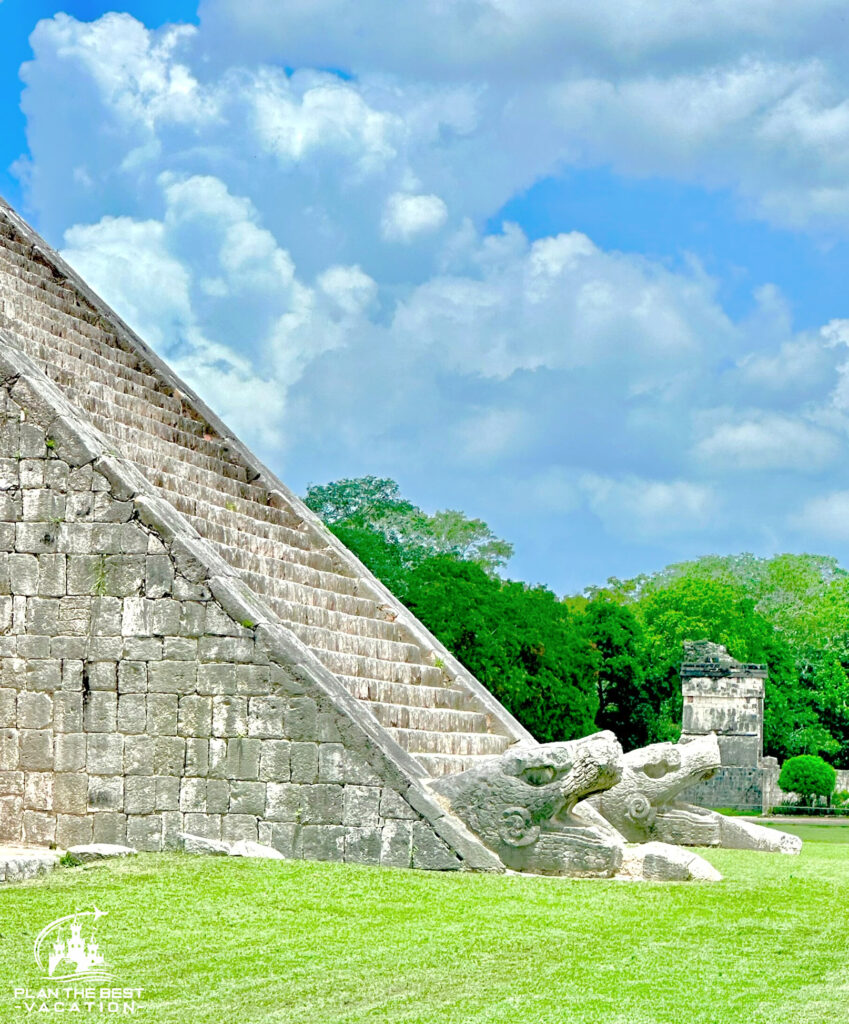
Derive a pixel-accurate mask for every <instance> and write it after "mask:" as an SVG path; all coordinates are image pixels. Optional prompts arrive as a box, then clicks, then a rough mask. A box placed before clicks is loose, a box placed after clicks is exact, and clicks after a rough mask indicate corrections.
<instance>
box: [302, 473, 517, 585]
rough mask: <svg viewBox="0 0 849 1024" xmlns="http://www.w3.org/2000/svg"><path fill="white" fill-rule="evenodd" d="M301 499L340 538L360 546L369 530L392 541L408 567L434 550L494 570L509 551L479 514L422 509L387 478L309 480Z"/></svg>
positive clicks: (364, 544)
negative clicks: (475, 517)
mask: <svg viewBox="0 0 849 1024" xmlns="http://www.w3.org/2000/svg"><path fill="white" fill-rule="evenodd" d="M304 500H305V502H306V504H307V505H308V506H309V507H310V508H311V509H312V510H313V511H314V512H316V513H317V514H318V515H319V516H321V518H322V519H323V520H324V522H325V523H327V525H328V526H329V527H330V528H331V529H332V530H333V532H334V533H336V535H337V536H338V537H339V538H340V540H342V541H343V543H345V544H347V545H348V546H351V547H352V548H353V549H354V550H357V549H360V550H365V548H366V547H367V546H368V542H367V540H366V539H365V538H364V537H362V535H361V534H362V531H371V532H372V533H375V534H379V535H380V536H381V537H383V539H384V540H386V541H387V542H388V543H389V544H395V545H397V551H398V553H399V555H400V557H401V559H402V561H403V563H404V564H405V565H406V566H408V567H410V568H412V567H413V566H414V565H417V564H418V563H420V562H421V561H423V560H424V559H425V558H432V557H433V556H434V555H452V556H454V557H455V558H458V559H462V560H464V561H468V562H475V563H477V564H478V565H480V566H481V568H483V569H484V570H486V571H487V572H489V573H495V572H497V571H498V570H499V569H500V568H501V567H502V566H504V565H505V564H506V563H507V562H508V561H509V559H510V557H511V556H512V554H513V546H512V544H510V543H508V542H507V541H505V540H502V539H501V538H499V537H496V535H495V534H494V533H493V531H492V530H491V529H490V527H489V526H488V525H487V524H486V523H485V522H484V521H483V520H482V519H472V518H470V517H469V516H467V515H466V514H465V513H464V512H458V511H456V510H454V509H443V510H441V511H437V512H434V513H431V514H429V513H427V512H424V511H423V510H422V509H420V508H419V507H418V506H417V505H414V504H413V503H412V502H410V501H407V500H406V499H405V498H403V497H402V496H401V491H400V488H399V486H398V484H397V483H396V482H395V481H394V480H390V479H388V478H386V477H374V476H366V477H358V478H356V479H345V480H334V481H332V482H331V483H329V484H324V485H321V486H317V485H314V484H311V485H310V486H309V487H308V488H307V493H306V497H305V499H304ZM381 564H382V560H381ZM369 567H370V568H372V567H371V566H369ZM372 571H375V572H376V574H378V575H379V573H377V570H375V569H373V570H372ZM381 578H382V577H381ZM384 582H386V583H387V585H389V583H388V581H386V580H384Z"/></svg>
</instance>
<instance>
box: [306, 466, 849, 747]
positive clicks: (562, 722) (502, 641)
mask: <svg viewBox="0 0 849 1024" xmlns="http://www.w3.org/2000/svg"><path fill="white" fill-rule="evenodd" d="M306 502H307V504H308V505H309V507H310V508H312V509H313V510H314V511H315V512H316V513H317V514H318V515H319V516H321V518H322V519H323V520H324V521H325V523H327V525H328V526H329V527H330V529H331V530H332V531H333V532H334V533H335V534H336V535H337V536H338V537H339V538H340V540H342V542H343V543H344V544H346V545H347V547H349V548H350V549H351V550H352V551H353V552H354V554H356V555H357V556H358V557H359V558H360V559H361V560H362V561H363V562H364V563H365V564H366V565H367V566H368V567H369V569H371V571H372V572H374V573H375V575H376V576H377V577H378V578H379V579H381V580H382V581H383V582H384V583H385V584H386V586H387V587H389V589H390V590H391V591H392V592H393V593H394V594H395V595H396V596H397V597H398V598H399V599H400V600H401V601H403V602H404V603H406V604H407V605H408V607H410V608H411V609H412V610H413V611H414V612H415V614H416V615H417V616H418V617H419V618H420V619H421V620H422V622H424V624H425V625H426V626H427V627H428V628H429V629H430V630H431V631H432V632H433V633H434V634H435V635H436V636H437V637H438V638H439V639H440V640H441V641H442V642H443V643H444V644H445V646H446V647H448V649H449V650H451V651H452V652H453V653H454V654H455V656H456V657H457V658H458V659H459V660H460V661H461V662H462V663H463V664H464V665H465V666H466V667H467V668H468V669H469V670H470V671H471V672H473V673H474V674H475V675H476V676H477V677H478V678H479V679H480V680H481V682H482V683H484V685H486V686H487V687H488V688H489V689H490V690H491V691H492V692H493V693H494V694H495V696H497V697H498V698H499V700H501V701H502V702H503V703H504V704H505V706H506V707H507V708H509V710H510V711H512V713H513V714H514V715H516V717H517V718H519V720H520V721H521V722H522V723H523V724H524V725H525V726H526V727H527V728H528V729H529V730H530V731H531V732H532V733H533V734H534V735H535V736H536V737H537V738H538V739H540V740H553V739H564V738H569V737H572V736H577V735H581V734H583V733H586V732H589V731H591V730H592V729H593V728H609V729H612V730H613V731H614V732H615V733H616V734H617V736H619V738H620V740H621V741H622V742H623V744H624V745H625V746H626V748H631V747H635V746H641V745H643V744H645V743H650V742H655V741H658V740H662V739H676V738H677V737H678V735H679V734H680V727H681V711H682V708H681V683H680V677H679V674H678V672H679V668H680V664H681V660H682V642H683V641H684V640H700V639H710V640H713V641H715V642H717V643H721V644H724V645H725V646H726V647H727V648H728V651H729V652H730V653H731V654H732V655H733V656H734V657H735V658H737V659H738V660H740V661H751V662H763V663H765V664H766V665H767V666H768V668H769V677H768V680H767V684H766V700H765V722H764V744H765V748H766V752H767V753H769V754H773V755H775V756H776V757H778V758H780V759H782V760H783V759H786V758H789V757H792V756H794V755H801V754H805V755H819V754H822V755H824V756H825V757H827V758H828V759H829V760H831V761H833V763H834V764H835V765H837V766H838V767H849V573H847V572H846V571H845V570H844V569H842V568H841V567H840V565H839V564H838V563H837V561H836V559H834V558H831V557H828V556H825V555H789V554H785V555H777V556H775V557H774V558H757V557H755V556H754V555H751V554H745V553H744V554H739V555H727V556H721V555H709V556H706V557H704V558H699V559H696V560H694V561H690V562H679V563H675V564H673V565H669V566H666V567H665V568H663V569H661V570H659V571H657V572H654V573H645V574H642V575H639V576H636V577H634V578H632V579H628V580H621V579H616V578H611V579H609V580H608V581H607V584H606V586H604V587H589V588H587V590H586V591H584V593H583V595H574V596H569V597H565V598H563V599H562V600H560V599H558V598H557V596H556V595H555V594H553V593H552V592H551V591H550V590H548V589H546V588H545V587H538V586H529V585H528V584H525V583H521V582H516V581H511V580H506V579H504V578H502V576H501V571H502V570H503V567H504V565H505V564H506V562H507V560H508V559H509V558H510V556H511V554H512V550H513V549H512V546H511V545H510V544H509V543H508V542H507V541H505V540H502V539H501V538H499V537H498V536H497V535H496V534H495V533H494V531H493V530H492V529H490V527H489V526H488V525H487V524H486V523H485V522H483V521H482V520H481V519H476V518H472V517H470V516H467V515H466V514H465V513H463V512H458V511H455V510H451V509H447V510H443V511H437V512H432V513H428V512H425V511H424V510H423V509H421V508H420V507H419V506H417V505H416V504H414V503H413V502H412V501H409V500H408V499H407V498H405V497H404V496H403V495H402V494H401V489H400V487H399V485H398V484H397V483H396V482H395V481H394V480H391V479H388V478H384V477H374V476H368V477H361V478H357V479H344V480H337V481H333V482H331V483H328V484H324V485H321V486H315V485H311V486H310V487H309V489H308V491H307V495H306Z"/></svg>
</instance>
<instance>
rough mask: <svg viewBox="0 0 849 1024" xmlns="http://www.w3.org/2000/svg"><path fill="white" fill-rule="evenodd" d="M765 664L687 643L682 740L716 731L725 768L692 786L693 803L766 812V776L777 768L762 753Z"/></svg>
mask: <svg viewBox="0 0 849 1024" xmlns="http://www.w3.org/2000/svg"><path fill="white" fill-rule="evenodd" d="M766 677H767V668H766V666H765V665H745V664H742V663H741V662H739V661H735V659H734V658H732V657H731V655H730V654H729V653H728V651H727V650H726V649H725V648H724V647H723V646H722V645H721V644H714V643H711V642H710V641H708V640H700V641H694V642H691V641H687V642H685V643H684V662H683V664H682V665H681V691H682V695H683V698H684V714H683V719H682V729H681V742H682V743H684V742H686V741H687V740H689V739H692V738H695V737H698V736H706V735H708V734H709V733H716V737H717V740H718V742H719V750H720V753H721V757H722V767H721V768H718V769H717V771H716V772H715V773H714V774H713V776H712V777H711V778H710V779H709V780H705V781H702V782H700V783H698V784H697V785H696V786H693V787H692V788H691V789H690V790H688V793H687V796H688V799H689V800H690V801H691V802H692V803H696V804H703V805H705V806H706V807H729V808H734V809H735V810H758V811H760V810H762V809H766V808H765V807H764V802H765V798H766V794H767V790H768V780H769V778H771V776H772V775H773V774H775V773H776V772H777V766H776V762H775V759H774V758H765V757H764V756H763V722H764V681H765V680H766Z"/></svg>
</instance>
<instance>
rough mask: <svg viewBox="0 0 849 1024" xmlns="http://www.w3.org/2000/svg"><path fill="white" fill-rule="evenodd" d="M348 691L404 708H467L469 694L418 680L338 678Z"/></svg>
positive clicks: (375, 701)
mask: <svg viewBox="0 0 849 1024" xmlns="http://www.w3.org/2000/svg"><path fill="white" fill-rule="evenodd" d="M337 678H338V679H339V680H340V681H341V682H342V684H343V685H344V686H345V688H346V689H347V690H348V692H349V693H350V694H351V695H352V696H354V697H357V698H358V699H359V700H361V701H364V702H366V701H367V702H369V707H370V706H371V703H372V702H374V703H380V704H402V705H404V706H405V707H422V708H453V709H454V710H456V711H464V710H467V709H468V706H469V705H470V703H471V701H472V697H471V695H470V694H469V693H467V692H466V691H465V690H460V689H457V688H456V687H453V686H424V685H423V684H421V683H387V682H386V681H385V680H383V679H361V678H359V677H358V676H343V675H339V676H338V677H337Z"/></svg>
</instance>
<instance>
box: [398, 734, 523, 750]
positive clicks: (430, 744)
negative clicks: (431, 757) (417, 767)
mask: <svg viewBox="0 0 849 1024" xmlns="http://www.w3.org/2000/svg"><path fill="white" fill-rule="evenodd" d="M386 731H387V732H388V733H389V734H390V735H391V736H392V738H393V739H394V740H395V741H396V743H397V744H398V746H400V747H403V748H404V750H406V751H407V752H408V753H410V754H462V755H469V754H477V755H492V754H503V753H504V751H505V750H506V749H507V748H508V747H509V746H510V739H509V737H507V736H500V735H495V734H494V733H489V732H426V731H424V730H420V729H387V730H386Z"/></svg>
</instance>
